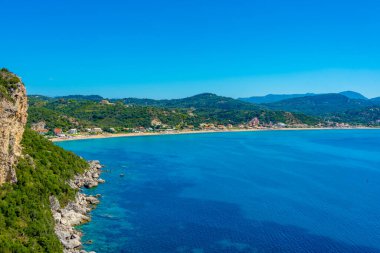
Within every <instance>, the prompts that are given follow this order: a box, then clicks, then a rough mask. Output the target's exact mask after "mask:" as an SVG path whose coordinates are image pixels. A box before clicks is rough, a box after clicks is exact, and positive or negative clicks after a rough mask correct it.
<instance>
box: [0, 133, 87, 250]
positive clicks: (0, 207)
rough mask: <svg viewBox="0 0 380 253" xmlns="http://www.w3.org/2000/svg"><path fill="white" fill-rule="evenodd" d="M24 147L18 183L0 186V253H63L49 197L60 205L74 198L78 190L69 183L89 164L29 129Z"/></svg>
mask: <svg viewBox="0 0 380 253" xmlns="http://www.w3.org/2000/svg"><path fill="white" fill-rule="evenodd" d="M22 145H23V147H24V150H23V153H24V158H23V159H21V160H20V161H19V163H18V165H17V177H18V182H17V184H5V185H3V186H2V187H0V252H62V246H61V244H60V242H59V240H58V239H57V237H56V235H55V233H54V221H53V218H52V214H51V211H50V203H49V196H51V195H55V196H57V197H58V199H59V200H60V203H61V205H64V204H66V203H67V202H68V201H69V200H70V199H73V197H74V195H75V191H74V190H73V189H72V188H70V187H69V186H68V185H67V184H66V182H67V181H68V180H69V179H70V178H72V177H73V176H74V175H75V174H76V173H80V172H83V170H84V169H85V168H86V167H87V166H88V165H87V163H86V161H84V160H83V159H81V158H79V157H78V156H76V155H75V154H73V153H71V152H67V151H65V150H63V149H62V148H60V147H57V146H55V145H54V144H52V143H51V142H50V141H48V140H46V139H44V138H43V137H41V136H39V135H37V134H36V133H34V132H33V131H31V130H29V129H27V130H26V131H25V133H24V137H23V140H22Z"/></svg>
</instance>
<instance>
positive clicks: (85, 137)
mask: <svg viewBox="0 0 380 253" xmlns="http://www.w3.org/2000/svg"><path fill="white" fill-rule="evenodd" d="M379 129H380V128H379V127H355V128H353V127H351V128H333V127H330V128H327V127H321V128H263V129H260V128H257V129H256V128H255V129H228V130H196V131H188V130H185V131H173V132H140V133H119V134H98V135H77V136H71V137H70V138H67V137H64V138H62V137H56V138H52V139H50V140H51V141H52V142H62V141H77V140H90V139H106V138H120V137H139V136H158V135H181V134H207V133H231V132H264V131H311V130H379Z"/></svg>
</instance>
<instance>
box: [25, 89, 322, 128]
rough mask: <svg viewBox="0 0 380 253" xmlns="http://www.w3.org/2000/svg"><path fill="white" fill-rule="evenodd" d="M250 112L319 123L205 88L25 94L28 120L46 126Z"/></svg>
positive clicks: (212, 118)
mask: <svg viewBox="0 0 380 253" xmlns="http://www.w3.org/2000/svg"><path fill="white" fill-rule="evenodd" d="M254 117H257V118H259V120H260V122H261V123H262V124H269V123H273V124H275V123H278V122H283V123H286V124H290V125H292V124H310V125H314V124H317V123H318V120H316V119H315V118H313V117H310V116H305V115H303V114H298V113H287V112H283V111H273V110H269V109H265V108H263V107H262V106H258V105H254V104H251V103H247V102H243V101H239V100H236V99H233V98H227V97H221V96H217V95H215V94H210V93H205V94H200V95H196V96H193V97H188V98H184V99H172V100H152V99H135V98H127V99H109V100H106V99H103V98H102V99H100V98H99V97H97V96H68V97H59V98H49V97H45V96H30V97H29V123H30V124H32V123H37V122H40V121H44V122H46V124H47V127H48V128H54V127H60V128H63V129H64V130H67V129H69V128H88V127H100V128H116V129H119V130H120V129H124V128H134V127H151V126H152V121H154V122H156V123H157V122H159V123H160V124H161V125H166V126H168V127H169V128H178V129H182V128H186V127H188V126H194V127H198V126H199V125H200V124H202V123H210V124H216V125H219V124H222V125H226V124H232V125H238V124H246V123H248V122H249V121H250V120H252V119H253V118H254Z"/></svg>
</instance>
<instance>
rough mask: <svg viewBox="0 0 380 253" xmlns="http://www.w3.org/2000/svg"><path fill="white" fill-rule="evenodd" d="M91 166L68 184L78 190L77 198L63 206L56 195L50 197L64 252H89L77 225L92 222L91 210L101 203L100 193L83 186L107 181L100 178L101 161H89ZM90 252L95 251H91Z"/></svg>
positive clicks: (56, 232) (55, 227)
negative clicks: (93, 193)
mask: <svg viewBox="0 0 380 253" xmlns="http://www.w3.org/2000/svg"><path fill="white" fill-rule="evenodd" d="M88 164H89V168H88V169H87V170H86V171H84V172H83V174H79V175H76V176H75V177H74V178H73V179H71V180H70V181H69V182H68V184H69V185H70V187H71V188H73V189H75V190H78V192H77V193H76V195H75V199H74V200H73V201H70V202H69V203H68V204H67V205H66V206H65V207H61V206H60V203H59V201H58V199H57V197H55V196H51V197H50V199H49V200H50V208H51V212H52V214H53V219H54V222H55V226H54V232H55V234H56V235H57V237H58V239H59V241H60V242H61V244H62V246H63V252H64V253H87V251H85V250H83V248H82V247H83V244H84V243H83V242H82V240H81V239H82V236H83V234H82V232H81V231H80V230H78V229H76V226H78V225H81V224H84V223H87V222H90V221H91V216H90V212H91V210H93V209H95V208H96V206H97V204H99V202H100V201H99V198H100V195H96V196H92V195H88V194H85V193H83V192H82V189H83V188H93V187H96V186H98V184H101V183H104V182H105V181H104V180H103V179H101V178H100V174H101V168H102V167H103V166H102V165H101V164H100V162H99V161H88ZM89 253H95V252H94V251H91V252H89Z"/></svg>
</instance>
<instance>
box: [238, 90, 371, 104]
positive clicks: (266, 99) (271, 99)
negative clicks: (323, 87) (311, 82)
mask: <svg viewBox="0 0 380 253" xmlns="http://www.w3.org/2000/svg"><path fill="white" fill-rule="evenodd" d="M334 94H340V95H343V96H345V97H347V98H350V99H364V100H366V99H368V98H366V97H365V96H363V95H362V94H360V93H358V92H355V91H342V92H339V93H334ZM318 95H326V94H315V93H305V94H269V95H266V96H254V97H248V98H239V100H241V101H245V102H249V103H253V104H267V103H275V102H280V101H283V100H287V99H292V98H300V97H311V96H318Z"/></svg>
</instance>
